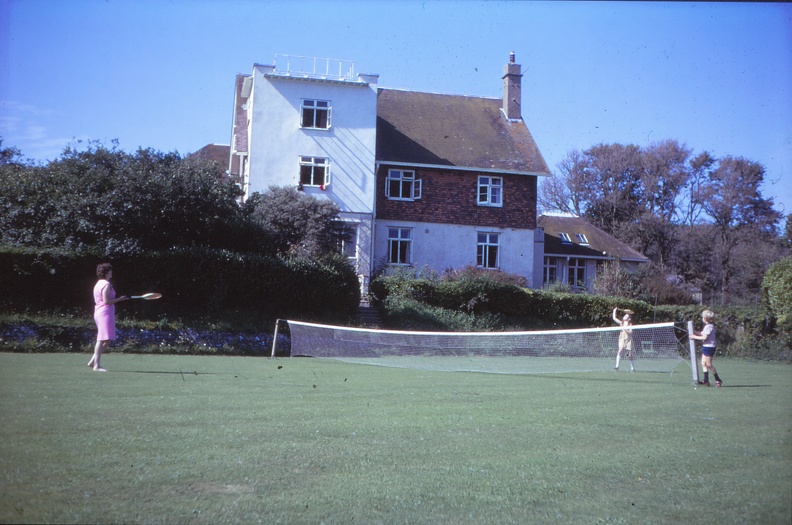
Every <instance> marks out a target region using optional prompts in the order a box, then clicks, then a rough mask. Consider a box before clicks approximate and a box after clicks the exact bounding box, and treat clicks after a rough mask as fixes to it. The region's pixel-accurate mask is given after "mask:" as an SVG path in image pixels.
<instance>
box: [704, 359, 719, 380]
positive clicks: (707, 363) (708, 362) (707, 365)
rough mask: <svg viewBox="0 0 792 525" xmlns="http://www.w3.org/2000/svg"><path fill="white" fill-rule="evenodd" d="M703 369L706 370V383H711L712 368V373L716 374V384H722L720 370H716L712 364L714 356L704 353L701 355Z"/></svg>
mask: <svg viewBox="0 0 792 525" xmlns="http://www.w3.org/2000/svg"><path fill="white" fill-rule="evenodd" d="M701 370H702V371H703V372H704V383H705V384H707V385H708V384H709V373H710V370H712V374H713V375H714V376H715V385H716V386H721V379H720V377H718V371H717V370H715V367H714V366H712V356H711V355H702V356H701Z"/></svg>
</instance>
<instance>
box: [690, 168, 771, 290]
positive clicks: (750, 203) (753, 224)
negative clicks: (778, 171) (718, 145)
mask: <svg viewBox="0 0 792 525" xmlns="http://www.w3.org/2000/svg"><path fill="white" fill-rule="evenodd" d="M764 175H765V169H764V167H763V166H762V165H761V164H759V163H757V162H753V161H750V160H746V159H744V158H741V157H730V156H727V157H724V158H723V159H721V160H720V161H719V162H718V166H717V168H715V169H714V170H711V171H710V172H709V176H708V180H707V184H706V185H703V186H702V187H700V188H699V191H698V195H696V198H697V200H698V201H699V202H701V203H702V207H703V209H704V210H705V211H706V213H707V215H709V217H710V218H711V219H712V221H713V223H714V225H715V228H716V230H717V233H718V241H719V242H718V244H717V245H715V246H713V248H714V249H715V253H717V258H718V261H717V264H718V265H719V269H720V274H721V275H720V280H721V285H720V292H721V300H722V301H724V302H726V301H728V299H729V292H730V285H731V280H732V276H733V272H734V269H735V266H734V261H733V260H732V255H733V253H734V249H735V247H736V246H737V243H738V242H739V240H740V238H741V236H742V235H744V232H753V233H754V235H756V236H759V237H763V238H767V239H768V240H769V239H771V238H775V237H777V232H776V224H777V223H778V221H779V220H780V219H781V214H780V213H779V212H778V211H776V210H775V209H773V200H772V198H770V199H766V198H764V197H762V195H761V191H760V187H761V185H762V183H763V182H764Z"/></svg>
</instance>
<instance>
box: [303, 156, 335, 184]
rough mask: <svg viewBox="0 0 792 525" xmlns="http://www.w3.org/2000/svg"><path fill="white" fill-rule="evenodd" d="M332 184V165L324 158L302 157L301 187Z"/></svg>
mask: <svg viewBox="0 0 792 525" xmlns="http://www.w3.org/2000/svg"><path fill="white" fill-rule="evenodd" d="M328 184H330V163H329V161H328V160H327V159H326V158H323V157H300V186H301V187H302V186H319V187H321V188H324V187H325V186H327V185H328Z"/></svg>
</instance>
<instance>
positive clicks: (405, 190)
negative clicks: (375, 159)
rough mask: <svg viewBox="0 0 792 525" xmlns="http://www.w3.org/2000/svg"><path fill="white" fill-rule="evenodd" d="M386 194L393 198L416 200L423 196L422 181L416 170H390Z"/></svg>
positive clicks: (386, 183)
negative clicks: (418, 178) (416, 177)
mask: <svg viewBox="0 0 792 525" xmlns="http://www.w3.org/2000/svg"><path fill="white" fill-rule="evenodd" d="M385 196H386V197H387V198H389V199H391V200H399V201H414V200H417V199H420V198H421V181H420V180H416V179H415V172H414V171H404V170H388V180H387V181H386V182H385Z"/></svg>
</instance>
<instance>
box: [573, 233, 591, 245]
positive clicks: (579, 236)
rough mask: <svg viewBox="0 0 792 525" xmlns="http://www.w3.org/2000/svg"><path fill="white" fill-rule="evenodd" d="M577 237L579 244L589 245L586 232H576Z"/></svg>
mask: <svg viewBox="0 0 792 525" xmlns="http://www.w3.org/2000/svg"><path fill="white" fill-rule="evenodd" d="M575 238H576V239H577V242H578V243H579V244H585V245H588V243H589V242H588V239H587V238H586V234H584V233H576V234H575Z"/></svg>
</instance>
